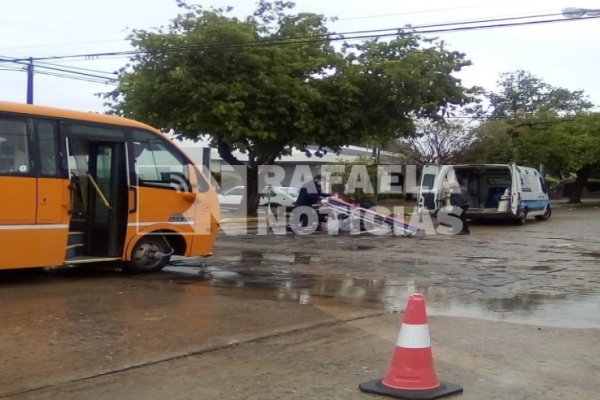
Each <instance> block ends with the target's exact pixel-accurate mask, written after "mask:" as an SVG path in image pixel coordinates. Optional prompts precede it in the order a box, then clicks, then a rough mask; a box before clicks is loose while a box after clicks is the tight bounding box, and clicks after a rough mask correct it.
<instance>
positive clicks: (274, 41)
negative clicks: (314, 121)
mask: <svg viewBox="0 0 600 400" xmlns="http://www.w3.org/2000/svg"><path fill="white" fill-rule="evenodd" d="M557 15H561V14H556V13H555V14H541V15H531V16H523V17H513V18H494V19H483V20H471V21H463V22H452V23H445V24H429V25H420V26H408V27H396V28H387V29H373V30H363V31H351V32H342V33H327V34H320V35H313V36H304V37H297V38H281V39H279V38H271V39H262V40H254V41H244V42H231V43H221V44H215V45H200V46H194V45H186V46H174V47H169V48H164V49H162V51H166V52H175V51H181V50H226V49H235V48H240V47H248V46H256V47H262V46H272V45H288V44H290V45H292V44H303V43H310V42H315V41H321V42H328V41H342V40H343V41H347V40H357V39H376V38H383V37H390V36H398V35H402V34H403V32H404V31H406V30H407V29H410V30H411V31H410V32H409V33H410V34H416V35H420V34H431V33H449V32H460V31H467V30H477V29H493V28H506V27H516V26H527V25H540V24H547V23H555V22H569V21H582V20H586V19H595V18H600V16H587V17H583V18H580V19H565V18H562V15H561V18H559V19H545V20H536V21H524V22H509V23H505V24H498V23H494V24H488V25H475V24H483V23H490V22H503V21H515V20H517V21H519V20H524V19H532V18H545V17H551V16H557ZM457 25H474V26H457ZM444 27H451V28H448V29H428V28H444ZM147 53H150V51H148V50H127V51H119V52H103V53H86V54H74V55H64V56H48V57H36V58H34V60H36V61H39V60H66V59H81V58H83V59H97V58H100V57H111V58H115V57H124V56H126V57H130V56H133V55H141V54H147ZM26 60H28V59H15V61H26Z"/></svg>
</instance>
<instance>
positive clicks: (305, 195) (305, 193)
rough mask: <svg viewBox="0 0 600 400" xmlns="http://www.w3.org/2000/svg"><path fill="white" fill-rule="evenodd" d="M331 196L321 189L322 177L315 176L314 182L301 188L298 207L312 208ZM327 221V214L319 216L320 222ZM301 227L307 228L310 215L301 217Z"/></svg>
mask: <svg viewBox="0 0 600 400" xmlns="http://www.w3.org/2000/svg"><path fill="white" fill-rule="evenodd" d="M329 196H331V195H330V194H329V193H323V191H322V189H321V175H315V176H314V177H313V179H312V181H308V182H306V183H305V184H304V185H302V187H301V188H300V193H299V194H298V198H297V199H296V204H295V206H296V207H302V206H307V207H312V206H313V205H315V204H317V203H319V201H321V199H322V198H324V197H329ZM326 219H327V215H326V214H319V222H325V221H326ZM300 225H301V226H302V227H306V226H307V225H308V215H306V214H302V215H301V216H300Z"/></svg>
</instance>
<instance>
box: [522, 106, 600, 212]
mask: <svg viewBox="0 0 600 400" xmlns="http://www.w3.org/2000/svg"><path fill="white" fill-rule="evenodd" d="M515 149H516V152H517V154H518V155H519V158H520V159H521V160H523V161H524V162H528V163H532V162H534V161H535V162H538V163H543V164H545V165H546V166H548V168H549V169H550V170H551V171H553V172H554V173H556V174H557V175H559V176H569V175H572V174H575V176H576V178H575V184H574V187H573V190H572V191H571V193H570V194H569V203H580V202H581V196H582V193H583V189H584V187H585V185H586V183H587V181H588V179H589V178H590V176H591V174H592V172H593V170H594V169H595V168H597V167H598V166H600V113H586V114H580V115H576V116H574V117H563V118H561V119H558V120H556V121H554V123H552V124H550V125H548V126H547V127H545V128H539V127H537V128H536V127H534V128H531V127H530V128H529V132H527V134H524V135H520V136H519V139H518V141H517V142H516V143H515Z"/></svg>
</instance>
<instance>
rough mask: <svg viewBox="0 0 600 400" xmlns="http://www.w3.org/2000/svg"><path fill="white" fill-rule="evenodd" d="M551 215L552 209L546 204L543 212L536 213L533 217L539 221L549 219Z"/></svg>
mask: <svg viewBox="0 0 600 400" xmlns="http://www.w3.org/2000/svg"><path fill="white" fill-rule="evenodd" d="M551 216H552V209H551V208H550V205H548V206H546V211H544V214H542V215H536V216H535V219H537V220H539V221H545V220H547V219H550V217H551Z"/></svg>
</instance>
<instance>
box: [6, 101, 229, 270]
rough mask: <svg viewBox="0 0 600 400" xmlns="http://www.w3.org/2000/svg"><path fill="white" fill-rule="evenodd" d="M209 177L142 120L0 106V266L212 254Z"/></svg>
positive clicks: (154, 266) (158, 262) (136, 262)
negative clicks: (141, 121)
mask: <svg viewBox="0 0 600 400" xmlns="http://www.w3.org/2000/svg"><path fill="white" fill-rule="evenodd" d="M209 178H210V175H208V174H204V172H203V171H201V170H200V169H199V168H197V167H195V166H194V164H193V163H192V162H191V161H190V159H189V158H188V157H187V156H186V155H185V154H184V153H182V152H181V150H179V149H178V148H177V147H176V146H175V145H174V144H173V143H172V142H171V141H170V140H169V139H168V138H167V137H166V136H164V135H163V134H162V133H161V132H159V131H158V130H156V129H154V128H152V127H150V126H148V125H145V124H143V123H140V122H137V121H133V120H129V119H124V118H119V117H115V116H109V115H101V114H93V113H84V112H76V111H67V110H61V109H54V108H48V107H40V106H32V105H24V104H13V103H5V102H0V269H12V268H32V267H49V266H60V265H74V264H83V263H96V262H103V261H113V262H114V261H122V262H123V263H124V265H125V267H126V268H127V269H128V270H130V271H132V272H153V271H158V270H160V269H162V268H163V267H164V266H165V265H166V264H167V263H168V262H169V258H170V256H171V255H182V256H188V257H190V256H208V255H211V254H212V251H213V245H214V242H215V238H216V234H217V229H218V222H217V221H218V218H219V202H218V198H217V194H216V190H215V187H214V186H213V185H212V184H211V181H210V179H209Z"/></svg>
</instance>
